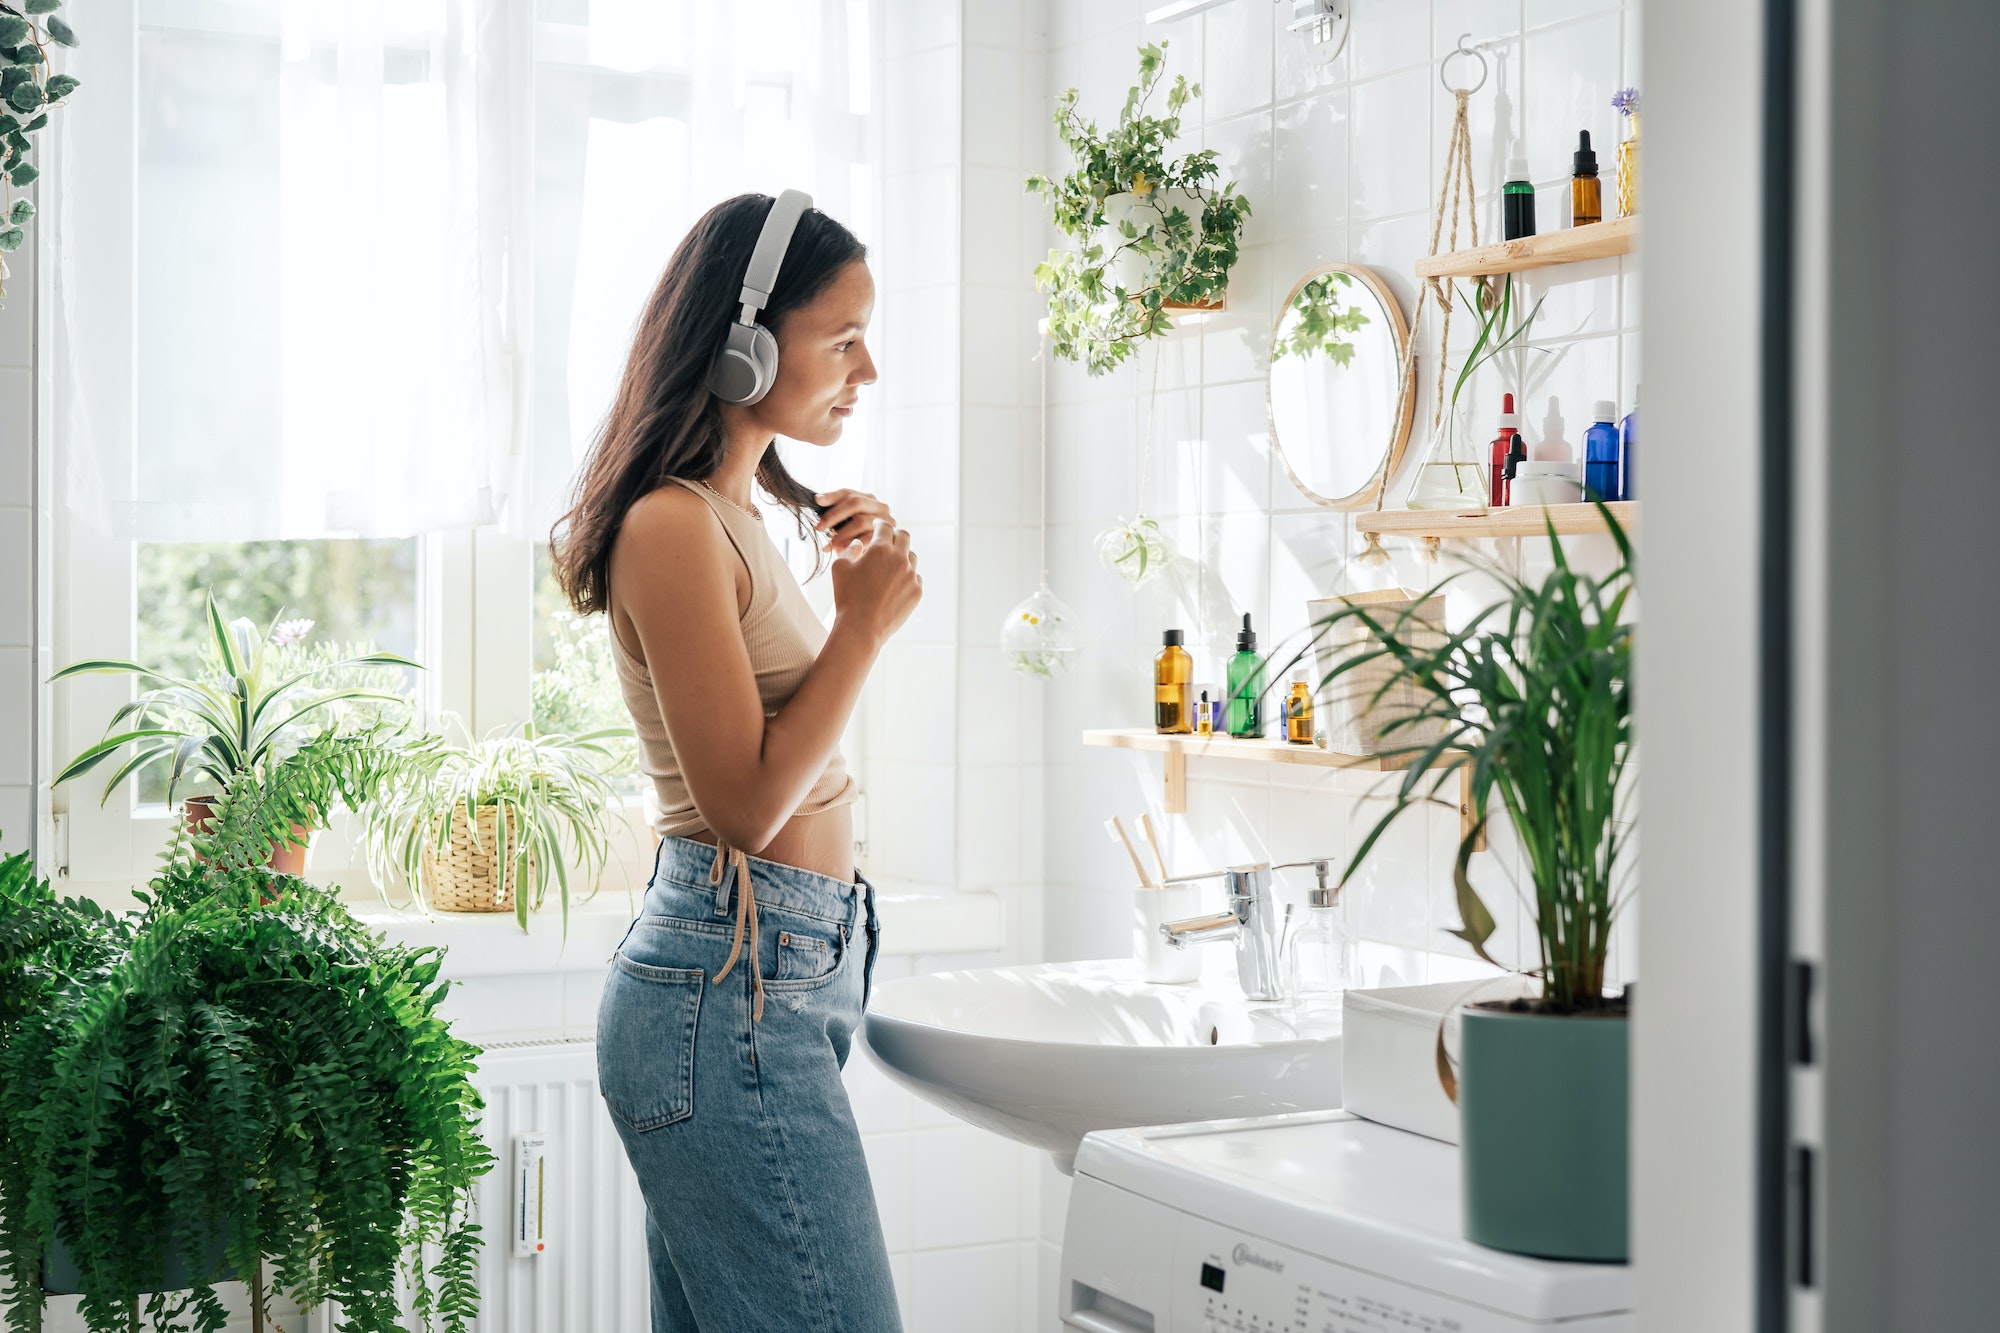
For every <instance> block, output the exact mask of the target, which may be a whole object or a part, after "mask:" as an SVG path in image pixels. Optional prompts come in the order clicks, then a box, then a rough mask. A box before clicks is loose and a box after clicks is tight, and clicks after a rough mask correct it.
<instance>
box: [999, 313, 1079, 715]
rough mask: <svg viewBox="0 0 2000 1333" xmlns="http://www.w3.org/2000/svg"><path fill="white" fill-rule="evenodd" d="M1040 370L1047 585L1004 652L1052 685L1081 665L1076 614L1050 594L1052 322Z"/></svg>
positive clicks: (1014, 625) (1015, 622)
mask: <svg viewBox="0 0 2000 1333" xmlns="http://www.w3.org/2000/svg"><path fill="white" fill-rule="evenodd" d="M1035 360H1036V361H1037V362H1038V363H1040V366H1041V381H1042V403H1041V406H1042V411H1041V499H1040V510H1039V513H1038V515H1037V531H1038V537H1039V540H1040V550H1039V559H1040V564H1041V571H1042V579H1041V583H1040V585H1039V586H1038V587H1037V588H1036V589H1035V591H1034V594H1033V595H1032V596H1030V597H1027V598H1026V599H1024V600H1023V601H1022V602H1021V603H1020V604H1019V605H1017V606H1016V607H1015V608H1014V609H1013V610H1012V611H1009V612H1008V613H1007V618H1006V619H1005V620H1004V621H1002V622H1001V624H1000V649H1001V651H1002V652H1004V653H1006V654H1007V657H1008V659H1009V660H1010V661H1011V662H1013V664H1014V669H1015V670H1016V671H1018V672H1020V673H1021V674H1022V675H1025V676H1040V677H1042V678H1043V679H1045V680H1047V679H1053V678H1054V677H1056V676H1060V675H1062V674H1064V673H1065V672H1067V671H1068V670H1069V669H1070V667H1071V666H1072V665H1074V664H1075V662H1076V657H1077V651H1078V627H1077V621H1076V612H1074V611H1072V610H1070V609H1069V606H1068V604H1067V603H1065V602H1064V601H1063V600H1062V598H1060V597H1058V596H1056V595H1055V594H1054V593H1053V592H1051V591H1050V590H1049V322H1048V320H1046V319H1044V320H1043V321H1042V323H1041V337H1040V340H1039V342H1038V344H1037V345H1036V348H1035Z"/></svg>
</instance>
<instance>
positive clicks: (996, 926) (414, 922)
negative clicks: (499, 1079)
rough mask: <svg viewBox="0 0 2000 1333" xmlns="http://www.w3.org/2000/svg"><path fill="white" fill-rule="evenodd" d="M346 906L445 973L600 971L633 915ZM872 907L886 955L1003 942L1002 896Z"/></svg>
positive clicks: (944, 897) (574, 907)
mask: <svg viewBox="0 0 2000 1333" xmlns="http://www.w3.org/2000/svg"><path fill="white" fill-rule="evenodd" d="M636 898H637V895H636V894H635V895H634V899H635V900H636ZM348 910H349V911H351V912H352V913H353V914H354V918H355V920H357V921H359V922H361V924H362V925H364V926H367V927H368V928H369V929H370V930H379V931H381V932H382V933H383V934H385V935H387V936H388V937H389V939H390V941H391V942H392V943H395V944H401V945H407V946H410V947H412V948H417V947H424V946H431V947H436V948H440V949H445V950H447V951H448V952H447V954H446V961H445V973H446V975H448V976H451V977H455V978H463V977H499V976H518V975H521V974H522V973H532V972H595V971H601V970H602V969H603V968H605V967H606V966H607V965H608V964H609V963H610V961H611V953H612V950H614V949H616V948H617V947H618V942H619V940H621V939H622V938H624V935H625V928H626V926H628V925H629V924H631V920H632V914H631V908H630V906H628V903H627V899H626V895H625V894H623V893H621V892H616V891H613V890H609V889H607V890H604V891H602V892H600V893H599V894H598V895H597V896H596V897H595V898H593V899H591V900H590V901H588V902H573V903H571V904H570V909H569V938H568V940H567V941H565V940H564V938H563V932H562V910H561V908H560V906H557V905H553V904H552V905H548V906H545V907H543V909H542V910H541V911H539V912H531V913H529V915H528V932H527V934H525V935H524V934H522V933H521V927H520V925H519V923H517V922H516V921H515V919H514V914H513V913H512V912H439V913H435V914H434V915H432V916H431V917H428V918H427V917H425V916H423V915H422V914H421V913H418V912H416V911H415V910H413V909H408V908H404V909H397V908H393V907H384V906H381V905H380V904H361V903H352V902H350V903H349V904H348ZM875 912H876V915H877V916H878V917H879V918H880V919H881V922H882V953H883V954H884V955H885V956H888V957H915V956H917V955H920V954H921V955H930V956H936V955H941V954H968V953H991V952H993V951H995V950H997V949H999V948H1000V947H1002V945H1003V944H1004V940H1003V939H1002V932H1001V925H1000V899H999V897H998V896H997V895H995V894H992V893H987V892H983V891H977V890H972V891H967V892H964V893H884V894H878V895H877V896H876V899H875Z"/></svg>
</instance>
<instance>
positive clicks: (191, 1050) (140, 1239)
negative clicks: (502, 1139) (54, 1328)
mask: <svg viewBox="0 0 2000 1333" xmlns="http://www.w3.org/2000/svg"><path fill="white" fill-rule="evenodd" d="M343 739H344V738H340V737H325V738H321V739H319V740H316V741H313V742H311V743H310V744H308V745H307V746H306V747H304V748H303V749H301V751H300V752H299V753H298V754H297V755H295V756H293V757H292V759H291V760H289V761H287V768H286V770H285V771H286V773H288V774H289V775H290V778H289V780H298V779H300V778H301V775H302V774H303V772H304V770H305V769H306V768H308V767H313V766H317V767H318V768H319V770H320V772H321V779H322V780H324V781H325V782H328V783H332V784H335V785H337V784H338V783H339V782H340V781H342V780H343V775H342V764H343V754H342V752H341V751H342V747H341V741H342V740H343ZM349 748H350V749H351V747H349ZM346 776H349V777H351V776H352V774H351V773H350V774H347V775H346ZM274 797H275V798H278V799H277V802H276V804H277V806H278V807H280V808H278V809H276V810H274V809H273V808H271V804H272V798H274ZM282 805H283V793H282V791H281V790H279V789H278V788H277V787H273V786H269V785H267V784H266V783H265V782H263V781H246V782H239V783H237V784H236V785H234V786H232V787H231V788H230V789H229V790H228V791H227V792H225V793H224V794H223V795H222V796H221V797H220V798H218V801H217V807H216V818H215V820H214V822H213V823H212V824H211V825H210V826H209V827H208V828H207V829H206V830H204V831H202V832H199V833H191V832H189V831H188V830H186V829H185V828H183V829H181V830H180V831H179V832H178V833H177V835H176V837H175V840H174V843H173V845H172V847H171V849H170V850H169V852H168V854H167V855H166V857H165V858H164V861H163V864H162V866H161V869H160V871H159V873H158V874H157V875H155V876H154V878H153V879H152V881H151V885H150V888H149V890H148V891H146V892H142V893H140V894H138V895H137V897H138V900H139V906H138V907H137V909H136V910H133V911H130V912H125V913H114V912H110V911H107V910H106V909H104V908H103V907H100V906H98V905H97V904H95V903H93V902H91V901H90V900H88V899H82V898H66V899H59V898H58V897H57V896H56V895H55V894H54V893H53V892H52V891H51V890H50V887H49V884H48V881H47V880H38V879H36V878H34V877H33V875H32V874H31V873H30V870H29V867H28V862H27V859H26V858H25V857H20V856H17V857H13V858H10V859H7V860H5V861H0V1287H4V1288H5V1291H4V1295H0V1300H4V1302H5V1304H6V1306H7V1307H8V1327H10V1328H12V1329H20V1330H37V1329H39V1328H40V1327H41V1323H42V1310H43V1302H44V1296H43V1282H42V1280H43V1276H44V1271H43V1265H44V1262H45V1259H46V1257H47V1256H48V1255H49V1254H50V1252H51V1248H52V1247H53V1246H54V1245H55V1244H56V1243H57V1242H60V1244H61V1246H62V1247H63V1248H64V1249H65V1250H66V1251H67V1255H68V1258H69V1260H70V1262H71V1263H73V1264H74V1265H75V1267H76V1269H77V1271H78V1272H79V1273H80V1275H81V1279H80V1282H79V1284H78V1285H79V1286H80V1288H81V1291H82V1298H83V1299H82V1313H83V1316H84V1319H85V1320H86V1322H87V1323H88V1325H89V1327H90V1328H91V1329H92V1330H94V1331H95V1333H124V1330H126V1329H129V1328H134V1327H137V1325H138V1320H139V1318H140V1316H141V1314H142V1313H143V1314H145V1315H146V1316H147V1317H149V1318H150V1319H151V1320H152V1321H153V1325H152V1326H153V1327H156V1328H159V1329H191V1330H205V1331H206V1330H218V1329H221V1328H222V1327H223V1326H224V1323H225V1322H226V1311H225V1310H224V1307H223V1305H222V1303H221V1301H220V1300H219V1299H218V1297H217V1294H216V1291H215V1288H214V1284H215V1283H216V1282H217V1281H220V1280H224V1279H225V1278H227V1277H229V1276H232V1275H234V1276H240V1277H244V1278H248V1279H249V1280H250V1281H251V1283H252V1289H253V1293H254V1295H253V1299H255V1300H257V1301H259V1302H260V1303H261V1301H262V1300H263V1294H264V1292H265V1291H266V1290H272V1291H282V1292H284V1293H285V1294H287V1295H289V1296H291V1297H292V1298H293V1299H295V1300H297V1301H298V1302H300V1303H301V1304H304V1305H317V1304H320V1303H322V1302H325V1301H328V1300H334V1301H338V1302H339V1303H340V1305H341V1306H342V1309H343V1314H344V1317H345V1318H344V1322H343V1324H342V1327H343V1329H353V1330H381V1331H382V1333H388V1330H391V1329H397V1328H400V1327H402V1325H401V1323H400V1322H399V1309H398V1305H399V1302H398V1297H397V1282H398V1278H399V1276H400V1277H401V1279H402V1280H403V1282H404V1283H405V1284H406V1286H405V1290H406V1294H407V1299H408V1300H409V1303H410V1307H411V1311H412V1313H413V1314H414V1315H415V1318H416V1322H417V1325H418V1326H420V1327H422V1328H425V1329H430V1328H434V1327H440V1326H441V1327H442V1328H444V1329H447V1330H461V1329H464V1328H465V1327H466V1326H467V1325H468V1322H469V1321H470V1320H472V1319H473V1317H474V1316H475V1315H476V1313H477V1305H478V1284H477V1264H478V1258H479V1251H480V1245H481V1240H480V1229H479V1227H478V1225H477V1224H476V1223H475V1222H474V1221H473V1218H472V1209H473V1188H474V1185H475V1183H476V1181H477V1180H478V1178H479V1177H480V1176H481V1175H482V1174H483V1173H484V1172H486V1171H487V1170H488V1169H489V1168H490V1167H491V1166H492V1164H493V1158H492V1154H491V1153H490V1152H489V1151H488V1149H487V1148H486V1146H485V1144H484V1143H483V1142H482V1141H481V1139H480V1135H479V1122H478V1113H479V1111H480V1109H481V1101H480V1098H479V1095H478V1093H477V1092H476V1091H475V1089H474V1088H473V1086H472V1083H471V1081H470V1077H471V1075H472V1073H473V1072H474V1060H475V1058H476V1056H477V1055H478V1050H477V1048H476V1047H474V1046H471V1045H469V1044H467V1043H465V1042H463V1041H460V1040H458V1039H457V1038H455V1037H453V1036H452V1034H451V1032H450V1030H449V1028H448V1027H447V1026H446V1023H445V1021H444V1020H443V1019H442V1018H441V1017H439V1015H438V1012H437V1010H438V1005H439V1002H440V1001H441V1000H442V999H443V998H444V994H445V991H446V988H447V983H446V982H444V981H442V980H440V979H439V976H438V971H439V964H440V961H441V955H440V954H439V952H438V951H437V950H435V949H431V948H416V949H412V948H405V947H400V946H393V945H390V944H388V943H386V942H385V941H384V939H383V938H382V937H381V936H379V935H376V934H373V933H372V932H370V931H368V930H366V929H365V928H363V927H362V926H361V925H360V924H359V923H358V922H356V921H355V920H354V918H353V917H352V916H350V915H349V914H348V912H347V911H346V909H345V908H344V907H343V906H342V905H341V904H340V902H339V901H338V899H337V898H335V897H334V895H333V894H331V893H329V892H327V891H325V890H323V889H320V888H317V887H315V886H313V885H311V884H308V883H306V882H305V881H304V880H301V879H297V878H294V877H291V876H286V875H279V874H274V873H273V872H271V871H269V870H267V869H264V868H263V867H262V866H261V865H259V864H257V863H258V862H260V861H261V860H262V858H263V854H264V847H265V846H266V843H267V841H268V834H269V830H270V829H271V828H272V827H274V826H275V825H276V824H278V823H279V822H281V821H282V820H283V819H284V818H285V815H284V813H283V811H282V808H281V807H282ZM170 1254H171V1255H174V1256H176V1257H178V1259H179V1261H180V1262H181V1263H183V1264H184V1265H185V1266H186V1269H187V1271H188V1272H189V1273H190V1274H191V1275H192V1286H191V1287H190V1288H189V1289H187V1290H184V1291H181V1292H176V1293H162V1292H157V1291H155V1290H154V1289H155V1288H157V1287H159V1286H161V1285H162V1283H163V1275H164V1274H165V1272H166V1271H167V1264H168V1262H169V1256H170Z"/></svg>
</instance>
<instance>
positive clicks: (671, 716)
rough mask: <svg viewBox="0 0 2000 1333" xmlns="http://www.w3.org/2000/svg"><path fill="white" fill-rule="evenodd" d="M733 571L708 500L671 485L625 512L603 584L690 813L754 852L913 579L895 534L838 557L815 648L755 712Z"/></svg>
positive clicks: (823, 753)
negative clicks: (780, 692)
mask: <svg viewBox="0 0 2000 1333" xmlns="http://www.w3.org/2000/svg"><path fill="white" fill-rule="evenodd" d="M738 567H739V564H738V557H737V555H736V551H735V549H734V548H733V547H732V546H731V545H730V543H729V538H728V536H727V535H726V534H725V533H724V532H723V531H722V528H721V525H720V523H719V522H718V521H717V519H716V517H715V515H714V514H713V512H712V511H711V510H710V509H709V508H708V505H707V504H706V503H705V502H704V501H703V500H702V499H701V498H700V497H699V496H696V495H695V494H693V493H692V492H690V491H687V490H685V489H683V488H681V487H678V486H674V487H667V488H664V489H662V490H659V491H656V492H654V493H653V494H651V495H649V496H647V497H645V498H644V499H642V500H640V501H639V502H638V503H637V504H635V505H634V506H633V507H632V510H631V512H630V513H629V514H628V515H627V516H626V519H625V522H624V524H623V526H622V527H621V529H620V531H619V535H618V539H617V542H616V544H615V545H614V547H613V548H612V556H611V584H612V591H613V595H614V597H615V600H616V603H617V605H618V606H620V607H621V608H623V610H624V612H625V614H626V616H627V618H628V619H629V620H630V621H631V623H632V627H633V630H634V631H635V632H636V633H637V635H638V636H639V644H640V647H641V649H642V651H643V652H644V654H645V658H646V663H647V665H648V667H649V668H650V669H651V671H652V675H653V690H654V693H655V695H656V697H657V698H658V700H659V705H660V716H661V717H662V718H664V719H665V721H666V725H667V733H668V735H669V736H671V737H672V738H673V746H674V755H675V757H676V758H677V759H678V760H679V763H680V769H681V774H682V777H683V779H684V780H685V781H686V783H687V786H688V793H689V795H690V796H691V797H692V798H693V799H694V803H695V808H696V810H698V811H699V812H700V814H701V817H702V821H703V822H704V823H705V824H707V825H708V827H709V828H710V829H712V830H713V831H714V832H715V835H716V836H717V837H718V838H720V839H722V840H723V841H725V842H727V843H729V844H730V845H731V846H734V847H739V848H742V849H743V850H744V851H746V852H751V853H753V854H754V853H756V852H759V851H762V850H763V849H764V848H765V847H766V846H768V845H769V844H770V842H771V840H772V839H773V838H775V837H776V836H777V835H778V831H779V830H780V829H782V828H783V827H784V826H785V823H786V821H788V820H789V819H790V818H791V817H792V815H793V814H794V813H796V812H797V810H798V808H799V806H800V805H801V804H802V803H803V802H804V801H805V798H806V795H807V793H809V792H810V791H811V790H812V786H813V783H815V782H816V781H818V780H819V775H820V773H821V772H823V771H824V770H825V768H826V765H827V761H828V760H829V759H831V758H832V756H833V752H834V749H835V747H836V746H838V745H839V743H840V735H841V733H842V732H843V731H844V730H845V729H846V727H847V721H848V718H849V717H850V716H852V714H853V712H854V705H855V703H856V701H857V700H859V698H860V697H861V687H862V685H863V684H864V683H866V681H867V679H868V672H869V669H870V668H871V667H873V666H874V664H875V658H876V656H877V655H878V654H879V653H880V652H881V650H882V645H883V644H884V643H885V642H887V640H888V638H889V636H890V635H891V634H893V633H894V632H895V631H896V629H897V628H898V627H900V626H901V625H902V623H903V621H905V620H906V619H908V618H909V614H910V612H911V611H912V610H914V609H915V607H916V604H917V600H918V598H919V597H920V596H921V595H922V581H921V580H920V579H918V578H917V575H916V571H915V558H914V557H913V556H912V555H911V554H910V550H909V534H907V533H904V532H897V533H896V534H895V536H894V537H893V538H885V539H883V540H878V541H874V542H872V543H869V544H866V545H864V546H860V547H855V548H852V549H850V550H849V551H848V552H846V553H843V554H842V555H841V556H839V557H838V558H837V559H836V560H835V562H834V568H833V572H832V577H833V588H834V603H835V610H834V618H833V624H832V625H831V626H830V627H829V629H828V631H827V639H826V645H825V647H823V648H822V649H821V650H820V654H819V658H818V660H816V661H815V662H814V663H813V665H812V667H811V669H810V670H809V671H808V672H807V673H806V678H805V680H804V681H803V682H802V683H801V684H800V685H799V688H798V692H797V693H795V694H794V695H793V696H792V698H791V699H790V701H789V702H787V703H786V704H785V705H784V707H782V708H781V709H779V710H778V712H777V714H776V715H775V716H773V717H770V718H766V717H765V716H764V707H763V703H762V701H761V700H760V699H759V697H758V694H757V680H756V676H755V674H754V672H753V671H752V669H751V666H750V654H749V651H748V650H747V649H746V648H745V647H744V643H743V630H742V623H741V619H740V617H739V614H738V608H737V599H736V571H737V569H738ZM613 628H614V630H615V628H616V627H615V626H614V627H613Z"/></svg>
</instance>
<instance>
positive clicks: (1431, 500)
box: [1403, 403, 1488, 514]
mask: <svg viewBox="0 0 2000 1333" xmlns="http://www.w3.org/2000/svg"><path fill="white" fill-rule="evenodd" d="M1487 494H1488V492H1487V489H1486V468H1485V467H1484V466H1483V465H1482V463H1481V462H1480V458H1479V445H1478V444H1477V443H1476V442H1475V441H1474V440H1473V438H1472V412H1471V405H1470V404H1469V403H1468V404H1465V405H1463V406H1461V405H1460V404H1458V403H1453V404H1452V405H1451V406H1450V407H1449V408H1447V409H1446V410H1445V412H1444V415H1442V416H1441V417H1439V418H1438V423H1437V428H1436V429H1435V430H1433V431H1432V432H1431V441H1430V444H1429V446H1428V447H1427V448H1426V449H1425V450H1424V458H1423V462H1422V463H1420V464H1418V466H1417V473H1416V476H1415V478H1414V479H1413V480H1412V481H1411V482H1410V493H1409V495H1408V496H1407V497H1406V498H1405V499H1404V501H1403V503H1404V504H1406V505H1408V506H1409V507H1410V508H1411V509H1452V510H1458V511H1460V512H1466V511H1470V512H1473V513H1481V514H1483V513H1485V512H1486V499H1487Z"/></svg>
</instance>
